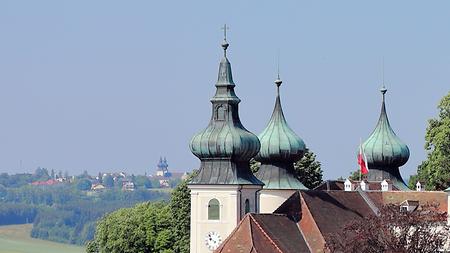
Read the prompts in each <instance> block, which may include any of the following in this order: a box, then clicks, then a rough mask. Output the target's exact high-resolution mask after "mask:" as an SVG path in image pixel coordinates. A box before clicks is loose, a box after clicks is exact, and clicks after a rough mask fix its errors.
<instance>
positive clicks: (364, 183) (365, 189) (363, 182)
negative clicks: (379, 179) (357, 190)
mask: <svg viewBox="0 0 450 253" xmlns="http://www.w3.org/2000/svg"><path fill="white" fill-rule="evenodd" d="M359 186H360V187H361V190H363V191H367V190H369V184H368V183H366V182H365V181H364V180H363V181H361V183H359Z"/></svg>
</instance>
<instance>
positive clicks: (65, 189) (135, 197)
mask: <svg viewBox="0 0 450 253" xmlns="http://www.w3.org/2000/svg"><path fill="white" fill-rule="evenodd" d="M42 171H43V173H41V172H42ZM48 174H50V173H48V172H47V171H46V170H45V169H44V170H43V169H38V170H36V172H35V173H33V174H16V175H8V174H6V173H3V174H0V225H9V224H24V223H33V229H32V231H31V236H32V237H34V238H40V239H46V240H52V241H57V242H63V243H72V244H79V245H83V244H85V243H86V242H87V241H89V240H92V239H93V236H94V233H95V227H96V222H97V220H98V219H100V218H102V217H103V216H104V215H105V214H107V213H110V212H113V211H115V210H117V209H120V208H124V207H131V206H134V205H135V204H136V203H139V202H144V201H160V200H167V199H169V191H168V190H163V189H152V188H147V187H137V188H136V189H134V190H132V191H124V190H123V189H122V188H121V187H118V186H117V187H114V185H113V186H112V187H111V188H107V189H105V190H102V191H92V190H90V187H91V183H90V180H88V179H87V178H88V176H87V175H84V176H83V175H81V176H78V177H73V180H72V181H70V182H65V183H58V184H54V185H31V183H32V182H36V181H42V180H48V179H49V178H51V177H52V175H48ZM86 184H87V186H88V187H86Z"/></svg>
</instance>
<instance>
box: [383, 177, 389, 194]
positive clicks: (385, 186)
mask: <svg viewBox="0 0 450 253" xmlns="http://www.w3.org/2000/svg"><path fill="white" fill-rule="evenodd" d="M381 191H384V192H387V191H389V184H388V182H387V181H386V180H383V182H381Z"/></svg>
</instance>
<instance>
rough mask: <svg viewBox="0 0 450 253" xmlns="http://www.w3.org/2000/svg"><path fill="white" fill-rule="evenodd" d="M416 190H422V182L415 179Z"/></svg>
mask: <svg viewBox="0 0 450 253" xmlns="http://www.w3.org/2000/svg"><path fill="white" fill-rule="evenodd" d="M416 191H418V192H421V191H422V184H421V183H420V181H417V183H416Z"/></svg>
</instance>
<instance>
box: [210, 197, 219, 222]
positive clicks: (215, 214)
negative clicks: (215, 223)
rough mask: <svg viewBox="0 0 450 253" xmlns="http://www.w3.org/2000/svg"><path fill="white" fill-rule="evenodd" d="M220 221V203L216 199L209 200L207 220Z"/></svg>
mask: <svg viewBox="0 0 450 253" xmlns="http://www.w3.org/2000/svg"><path fill="white" fill-rule="evenodd" d="M219 219H220V203H219V201H218V200H217V199H211V200H210V201H209V203H208V220H219Z"/></svg>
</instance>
